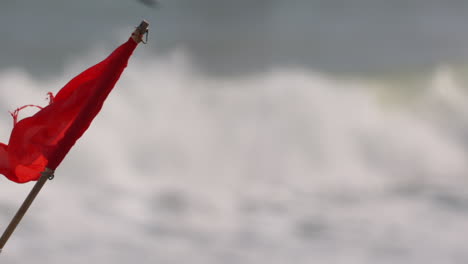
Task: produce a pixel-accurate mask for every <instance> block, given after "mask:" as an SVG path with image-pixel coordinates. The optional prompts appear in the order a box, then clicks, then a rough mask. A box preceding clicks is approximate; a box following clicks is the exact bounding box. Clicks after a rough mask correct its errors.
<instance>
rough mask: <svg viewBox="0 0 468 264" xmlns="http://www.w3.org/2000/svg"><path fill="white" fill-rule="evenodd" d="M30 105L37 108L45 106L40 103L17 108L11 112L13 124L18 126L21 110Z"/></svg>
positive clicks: (40, 108)
mask: <svg viewBox="0 0 468 264" xmlns="http://www.w3.org/2000/svg"><path fill="white" fill-rule="evenodd" d="M28 107H36V108H39V110H42V108H43V107H42V106H38V105H23V106H22V107H18V108H16V109H15V111H13V112H9V113H10V115H11V117H13V126H16V124H17V123H18V115H19V112H20V111H21V110H23V109H25V108H28Z"/></svg>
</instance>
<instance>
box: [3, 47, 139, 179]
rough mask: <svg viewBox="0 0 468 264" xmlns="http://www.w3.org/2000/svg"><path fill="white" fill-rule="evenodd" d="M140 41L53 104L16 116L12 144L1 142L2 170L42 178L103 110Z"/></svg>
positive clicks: (71, 85)
mask: <svg viewBox="0 0 468 264" xmlns="http://www.w3.org/2000/svg"><path fill="white" fill-rule="evenodd" d="M136 46H137V42H136V41H135V40H133V39H132V38H130V39H129V40H128V41H127V42H126V43H124V44H122V45H121V46H120V47H118V48H117V49H116V50H115V51H114V52H112V54H111V55H109V57H107V58H106V59H105V60H103V61H102V62H100V63H98V64H96V65H94V66H93V67H91V68H89V69H87V70H86V71H84V72H82V73H81V74H80V75H78V76H76V77H75V78H73V79H72V80H71V81H70V82H69V83H68V84H67V85H65V86H64V87H63V88H62V89H61V90H60V91H59V92H58V93H57V95H56V96H55V98H54V97H53V96H52V94H50V96H51V98H50V104H49V105H48V106H46V107H44V108H41V110H39V111H38V112H37V113H36V114H34V115H33V116H31V117H27V118H24V119H22V120H21V121H19V122H16V121H17V120H16V117H17V114H18V112H19V110H21V109H22V108H19V109H17V111H15V112H14V113H13V114H12V115H13V118H14V123H15V125H14V127H13V130H12V132H11V136H10V140H9V142H8V145H5V144H3V143H0V173H1V174H3V175H5V176H6V177H7V178H8V179H10V180H12V181H14V182H18V183H24V182H28V181H34V180H38V179H39V178H40V176H41V174H40V173H41V172H42V171H44V169H45V168H49V169H52V170H55V169H56V168H57V166H58V165H59V164H60V163H61V162H62V160H63V159H64V157H65V155H66V154H67V153H68V151H69V150H70V149H71V147H72V146H73V145H74V144H75V142H76V141H77V140H78V139H79V138H80V137H81V136H82V135H83V133H84V132H85V131H86V130H87V129H88V127H89V125H90V124H91V122H92V121H93V119H94V117H95V116H96V115H97V114H98V113H99V111H100V110H101V108H102V105H103V103H104V101H105V99H106V98H107V96H108V95H109V93H110V92H111V90H112V89H113V88H114V85H115V83H116V82H117V80H118V79H119V77H120V75H121V74H122V72H123V70H124V68H125V67H126V66H127V62H128V59H129V58H130V56H131V55H132V53H133V51H134V50H135V47H136Z"/></svg>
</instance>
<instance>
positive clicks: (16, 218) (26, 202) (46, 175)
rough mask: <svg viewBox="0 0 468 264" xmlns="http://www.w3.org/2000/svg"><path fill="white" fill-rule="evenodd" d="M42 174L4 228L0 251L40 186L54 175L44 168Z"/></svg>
mask: <svg viewBox="0 0 468 264" xmlns="http://www.w3.org/2000/svg"><path fill="white" fill-rule="evenodd" d="M41 174H42V176H41V178H39V180H38V181H37V182H36V184H35V185H34V187H33V188H32V190H31V191H30V192H29V194H28V196H27V197H26V199H25V200H24V202H23V204H22V205H21V207H20V208H19V209H18V212H16V214H15V216H14V217H13V219H12V220H11V222H10V224H9V225H8V227H7V228H6V229H5V231H4V232H3V235H2V237H1V238H0V253H1V252H2V249H3V247H4V246H5V244H6V242H7V241H8V239H9V238H10V236H11V234H13V232H14V231H15V229H16V227H17V226H18V224H19V223H20V221H21V219H22V218H23V216H24V215H25V214H26V212H27V211H28V209H29V207H30V206H31V204H32V203H33V201H34V199H35V198H36V196H37V194H38V193H39V192H40V191H41V189H42V187H43V186H44V184H45V183H46V181H47V180H48V179H52V178H53V177H54V171H53V170H51V169H49V168H46V169H45V171H44V172H42V173H41Z"/></svg>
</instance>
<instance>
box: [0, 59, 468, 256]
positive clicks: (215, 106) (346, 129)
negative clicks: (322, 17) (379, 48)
mask: <svg viewBox="0 0 468 264" xmlns="http://www.w3.org/2000/svg"><path fill="white" fill-rule="evenodd" d="M95 62H96V61H94V60H93V58H82V59H81V60H80V63H78V64H74V65H75V66H71V67H69V68H67V70H66V71H65V73H64V74H63V76H60V77H59V78H58V79H57V80H51V81H40V82H39V81H37V80H35V79H33V78H31V77H30V76H28V75H27V74H25V73H23V72H21V71H18V70H7V71H4V72H2V73H0V94H1V98H0V102H1V106H0V109H1V110H2V111H3V112H4V113H3V114H2V115H1V118H0V120H1V127H2V129H1V130H0V135H1V137H2V141H3V142H5V141H7V138H8V133H9V130H10V128H11V123H10V122H11V121H10V120H9V119H8V114H7V112H6V111H7V110H11V109H13V108H15V107H16V106H19V105H23V104H29V103H35V104H45V101H41V100H42V98H45V93H46V92H47V91H50V90H52V91H53V90H56V89H57V88H58V87H61V86H62V85H63V84H64V83H65V81H66V80H67V79H69V78H71V76H73V75H74V74H76V73H77V72H78V71H79V70H78V69H80V70H81V69H83V67H85V66H84V65H91V64H93V63H95ZM78 65H81V66H78ZM194 69H195V67H194V65H192V64H191V63H190V59H189V58H188V57H187V56H186V55H184V52H182V51H178V52H175V53H173V54H172V55H170V56H166V57H161V58H159V59H158V60H157V61H149V60H143V59H142V58H140V57H139V56H138V55H137V56H136V57H134V58H132V60H131V62H130V64H129V67H128V69H127V70H126V72H125V73H124V74H123V76H122V78H121V80H120V82H119V83H118V85H117V87H116V89H115V91H114V92H113V93H112V94H111V96H110V97H109V99H108V101H107V102H106V104H105V106H104V109H103V111H102V112H101V113H100V115H99V116H98V118H97V119H96V120H95V122H94V123H93V125H92V127H91V128H90V129H89V131H88V132H87V133H86V134H85V135H84V137H83V138H82V139H81V140H80V141H79V142H78V144H77V146H76V147H75V148H74V149H73V150H72V152H71V153H70V155H69V156H68V157H67V158H66V160H65V161H64V163H63V164H62V166H61V167H60V168H59V169H58V170H57V173H56V174H57V175H56V179H55V180H54V181H52V182H50V183H48V184H47V185H46V187H45V188H44V190H43V192H42V193H41V194H40V196H39V198H38V199H37V201H36V202H35V204H34V205H33V207H32V209H31V211H30V212H29V213H28V215H26V218H25V219H24V222H23V223H22V224H21V226H20V227H19V228H18V230H17V232H16V233H15V234H14V235H13V237H12V239H11V241H10V242H9V244H8V245H7V247H6V248H5V251H4V252H3V253H2V254H3V255H2V256H1V258H3V259H6V260H8V261H7V262H8V263H26V262H32V261H34V262H35V263H49V264H50V263H83V262H85V261H88V262H89V261H90V262H92V263H129V262H130V261H133V262H138V263H187V262H190V263H272V264H274V263H291V261H293V262H294V263H395V262H397V263H443V262H445V263H448V262H450V263H465V262H466V261H467V260H468V255H467V254H466V250H465V248H466V245H465V239H464V237H463V236H462V235H460V234H461V233H460V232H461V230H466V229H467V228H468V224H467V223H468V222H467V221H466V213H467V212H468V195H467V194H466V191H464V186H466V183H467V178H466V173H467V172H468V167H467V165H466V151H467V149H468V148H467V145H466V144H467V141H466V139H465V138H464V137H463V135H465V134H466V126H463V125H460V124H463V123H467V121H468V117H467V116H466V114H465V113H466V111H467V107H466V106H465V104H464V103H463V102H465V101H466V100H463V98H465V95H464V93H463V89H462V88H463V85H462V84H460V83H459V82H457V80H456V78H454V77H453V76H452V75H451V74H450V70H446V69H441V70H440V71H439V72H437V73H435V74H434V77H433V79H429V80H428V81H427V83H428V86H427V88H426V89H424V91H423V92H421V94H420V95H418V96H417V99H416V100H414V101H413V102H411V103H408V104H409V105H405V106H399V107H394V106H388V105H386V104H383V103H382V101H381V100H380V99H379V95H378V94H377V93H376V92H374V91H376V90H378V89H380V88H381V87H380V85H379V84H378V83H377V82H375V81H367V80H363V79H348V80H343V79H341V80H340V79H337V78H334V77H331V76H328V75H325V74H319V73H316V72H313V71H310V70H304V69H273V70H271V71H270V72H268V73H264V74H260V75H255V76H251V77H249V78H245V79H242V78H238V79H229V80H228V79H213V78H210V77H206V76H204V75H203V74H201V73H199V72H197V71H196V70H194ZM0 185H1V191H0V201H1V202H0V209H1V210H0V220H1V222H2V223H3V224H0V226H4V225H6V223H7V222H8V220H9V217H11V216H12V215H13V214H14V210H15V207H16V206H18V205H19V203H20V202H21V201H22V199H23V197H24V196H25V194H26V192H27V191H28V190H29V188H30V187H31V184H27V185H16V184H14V183H10V182H8V181H7V180H5V179H0Z"/></svg>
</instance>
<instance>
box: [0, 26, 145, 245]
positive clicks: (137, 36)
mask: <svg viewBox="0 0 468 264" xmlns="http://www.w3.org/2000/svg"><path fill="white" fill-rule="evenodd" d="M148 26H149V23H148V22H146V21H145V20H143V21H141V23H140V25H139V26H138V27H136V29H135V31H134V32H133V33H132V38H133V40H135V42H136V43H140V42H143V35H145V34H146V36H147V37H148ZM143 43H145V42H143ZM53 178H54V171H53V170H51V169H49V168H46V169H45V170H44V171H43V172H42V173H41V177H40V178H39V180H38V181H37V182H36V184H35V185H34V187H33V188H32V190H31V191H30V192H29V194H28V196H27V197H26V199H25V200H24V202H23V204H22V205H21V207H20V208H19V209H18V212H16V214H15V216H14V217H13V219H12V220H11V222H10V224H8V227H7V228H6V230H5V231H4V232H3V235H2V236H1V237H0V253H1V252H2V250H3V247H4V246H5V244H6V243H7V241H8V239H9V238H10V236H11V235H12V234H13V232H14V231H15V229H16V227H17V226H18V224H19V223H20V222H21V219H22V218H23V216H24V215H25V214H26V212H27V211H28V209H29V207H30V206H31V204H32V203H33V201H34V199H35V198H36V196H37V195H38V194H39V192H40V191H41V189H42V187H43V186H44V184H45V183H46V181H47V179H53Z"/></svg>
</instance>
